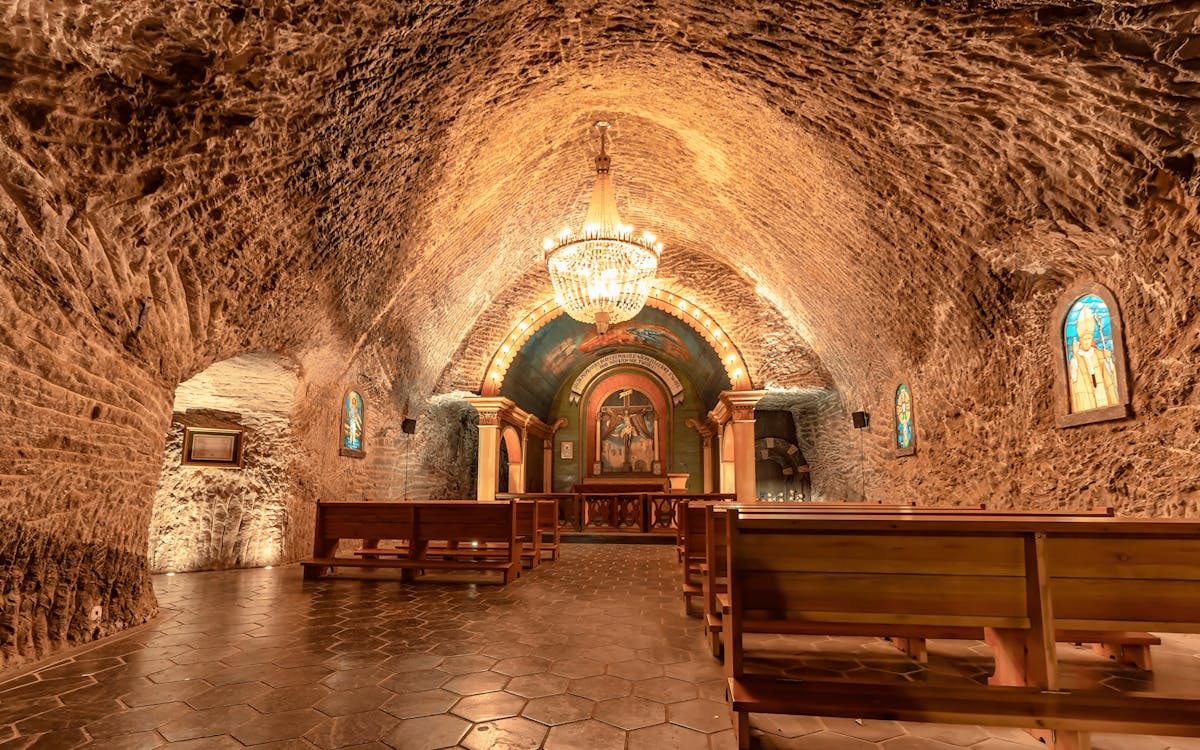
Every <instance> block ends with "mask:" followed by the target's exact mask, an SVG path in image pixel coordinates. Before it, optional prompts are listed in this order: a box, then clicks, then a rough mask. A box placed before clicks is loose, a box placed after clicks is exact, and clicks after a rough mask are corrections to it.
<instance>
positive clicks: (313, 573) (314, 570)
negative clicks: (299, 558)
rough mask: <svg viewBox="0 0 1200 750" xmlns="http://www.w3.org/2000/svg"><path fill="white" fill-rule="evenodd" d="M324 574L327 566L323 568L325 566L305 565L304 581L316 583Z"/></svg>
mask: <svg viewBox="0 0 1200 750" xmlns="http://www.w3.org/2000/svg"><path fill="white" fill-rule="evenodd" d="M324 572H325V566H323V565H305V566H304V580H306V581H315V580H316V579H318V578H320V577H321V574H322V573H324Z"/></svg>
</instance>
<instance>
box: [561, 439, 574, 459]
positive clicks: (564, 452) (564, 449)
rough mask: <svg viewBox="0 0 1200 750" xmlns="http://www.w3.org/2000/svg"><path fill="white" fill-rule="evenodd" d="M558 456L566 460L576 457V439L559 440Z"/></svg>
mask: <svg viewBox="0 0 1200 750" xmlns="http://www.w3.org/2000/svg"><path fill="white" fill-rule="evenodd" d="M558 457H559V458H561V459H564V460H566V461H570V460H572V459H574V458H575V441H574V440H560V441H558Z"/></svg>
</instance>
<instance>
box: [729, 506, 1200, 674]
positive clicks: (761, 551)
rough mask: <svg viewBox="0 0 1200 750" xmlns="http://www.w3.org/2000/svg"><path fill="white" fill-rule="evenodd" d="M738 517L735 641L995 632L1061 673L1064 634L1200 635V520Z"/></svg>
mask: <svg viewBox="0 0 1200 750" xmlns="http://www.w3.org/2000/svg"><path fill="white" fill-rule="evenodd" d="M725 515H726V516H727V518H728V534H727V540H728V550H727V554H728V560H727V571H728V576H729V601H730V617H729V628H730V634H731V638H732V639H733V640H732V641H731V642H732V643H735V644H737V643H740V632H741V629H742V624H743V623H744V622H745V621H746V620H747V619H752V620H753V619H759V620H762V619H767V620H799V621H820V622H850V623H871V624H880V625H887V624H896V623H901V624H923V625H930V626H936V625H948V626H984V627H995V628H1017V629H1025V630H1028V631H1029V633H1030V636H1029V637H1030V642H1031V643H1037V642H1040V643H1041V644H1043V645H1042V646H1040V647H1039V648H1041V650H1042V651H1045V652H1046V653H1043V654H1041V655H1040V656H1039V657H1038V658H1039V659H1040V660H1041V661H1042V662H1043V663H1052V662H1053V633H1054V631H1055V629H1085V630H1110V631H1111V630H1152V631H1182V632H1193V633H1196V632H1200V597H1198V596H1196V595H1195V592H1196V591H1198V590H1200V523H1198V522H1193V521H1179V520H1174V519H1163V520H1146V519H1114V518H1109V517H1106V516H1099V515H1091V516H1088V515H1082V516H1075V517H1054V516H1044V515H1040V516H1039V515H1032V514H1027V515H1025V516H1014V515H999V516H990V517H989V515H988V514H979V515H978V516H972V517H964V516H962V515H957V516H956V515H951V514H946V515H941V516H938V515H926V516H909V517H903V518H901V517H896V516H892V517H882V516H871V515H865V514H864V515H859V516H841V517H838V516H833V515H825V516H805V517H800V516H797V515H796V514H786V513H781V514H775V515H770V514H763V513H746V514H743V513H737V514H734V513H728V514H725ZM1047 633H1049V634H1050V635H1049V636H1046V635H1045V634H1047ZM1031 648H1032V647H1031ZM732 655H733V657H734V658H735V659H736V661H737V663H736V664H734V665H732V666H731V669H732V670H734V676H738V675H740V672H739V671H738V670H740V668H741V666H740V658H741V654H740V645H739V646H738V647H737V649H735V650H734V651H733V652H732Z"/></svg>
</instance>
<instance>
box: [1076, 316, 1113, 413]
mask: <svg viewBox="0 0 1200 750" xmlns="http://www.w3.org/2000/svg"><path fill="white" fill-rule="evenodd" d="M1063 349H1064V354H1065V356H1066V362H1067V390H1068V392H1069V393H1070V401H1071V412H1072V413H1074V412H1082V411H1090V410H1092V409H1102V408H1104V407H1108V406H1115V405H1117V404H1119V403H1120V397H1119V392H1118V385H1117V370H1116V364H1115V361H1114V356H1113V332H1112V314H1111V313H1110V312H1109V309H1108V305H1106V304H1105V303H1104V300H1102V299H1100V297H1099V296H1097V295H1095V294H1087V295H1084V296H1082V297H1080V298H1079V299H1077V300H1075V302H1073V303H1072V304H1071V306H1070V308H1068V310H1067V316H1066V320H1065V321H1064V322H1063Z"/></svg>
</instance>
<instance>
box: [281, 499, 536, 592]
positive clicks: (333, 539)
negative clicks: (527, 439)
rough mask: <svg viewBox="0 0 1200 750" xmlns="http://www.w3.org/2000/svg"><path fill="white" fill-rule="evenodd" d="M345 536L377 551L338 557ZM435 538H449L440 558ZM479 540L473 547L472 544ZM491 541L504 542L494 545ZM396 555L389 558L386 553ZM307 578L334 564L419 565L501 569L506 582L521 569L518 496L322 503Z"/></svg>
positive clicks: (306, 567)
mask: <svg viewBox="0 0 1200 750" xmlns="http://www.w3.org/2000/svg"><path fill="white" fill-rule="evenodd" d="M343 539H361V540H363V543H364V547H365V548H366V549H367V550H369V551H370V552H372V553H375V554H367V555H363V556H361V557H338V556H337V548H338V545H339V544H340V542H341V540H343ZM380 539H396V540H403V541H406V542H407V545H406V546H405V547H403V548H394V549H380V548H379V545H378V541H379V540H380ZM431 542H443V543H445V545H446V547H444V548H443V549H442V550H440V553H439V554H438V555H437V559H434V558H433V556H431V555H430V554H428V553H429V550H430V543H431ZM473 544H475V545H479V546H478V547H473V546H472V545H473ZM488 545H498V546H497V547H492V548H491V549H489V548H488ZM382 554H388V555H395V556H396V557H395V558H384V557H382V556H380V555H382ZM301 565H302V566H303V567H304V577H305V578H309V579H311V578H318V577H320V576H321V575H322V574H324V572H325V571H327V570H329V569H331V568H339V567H352V568H399V569H401V570H402V571H415V570H430V569H432V570H478V571H497V572H499V573H500V574H501V582H502V583H504V584H508V583H511V582H512V581H514V580H516V578H517V576H518V575H520V571H521V542H520V540H519V539H518V526H517V503H516V502H515V501H511V500H510V501H505V502H493V503H477V502H474V501H431V502H421V501H407V502H330V501H326V500H322V501H320V502H318V503H317V523H316V529H315V531H314V542H313V556H312V558H310V559H308V560H304V561H303V562H301Z"/></svg>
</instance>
